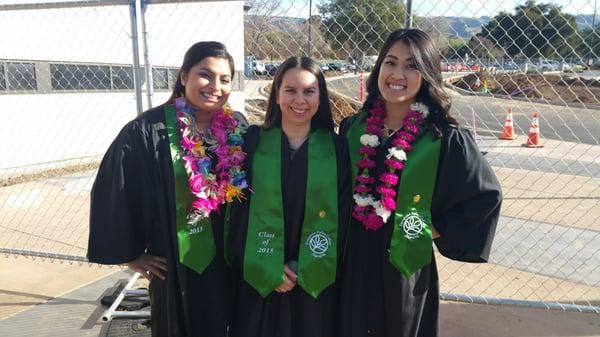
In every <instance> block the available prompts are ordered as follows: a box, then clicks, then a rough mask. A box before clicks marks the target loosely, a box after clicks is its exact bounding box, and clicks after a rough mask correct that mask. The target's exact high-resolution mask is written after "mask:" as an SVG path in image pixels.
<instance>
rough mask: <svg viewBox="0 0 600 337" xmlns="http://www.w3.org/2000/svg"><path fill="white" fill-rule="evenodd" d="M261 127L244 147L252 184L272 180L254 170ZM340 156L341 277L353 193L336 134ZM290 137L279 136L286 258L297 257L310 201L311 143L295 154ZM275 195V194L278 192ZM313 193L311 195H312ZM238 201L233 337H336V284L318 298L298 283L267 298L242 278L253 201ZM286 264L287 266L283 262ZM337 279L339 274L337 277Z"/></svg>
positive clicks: (235, 206)
mask: <svg viewBox="0 0 600 337" xmlns="http://www.w3.org/2000/svg"><path fill="white" fill-rule="evenodd" d="M259 132H260V128H259V127H256V126H251V127H250V128H249V129H248V132H247V133H246V141H245V144H244V145H245V147H246V149H245V151H246V153H247V154H248V160H247V161H246V165H247V172H248V174H249V184H250V187H251V188H252V182H253V181H256V179H269V177H264V176H261V175H260V172H252V157H253V153H254V152H255V150H256V147H257V144H258V141H259ZM334 145H335V150H336V153H335V154H332V155H335V156H337V162H338V167H337V177H331V178H332V179H337V183H338V200H339V203H338V208H339V227H338V241H337V255H338V267H337V273H338V275H339V271H340V263H341V256H342V253H343V249H344V244H343V243H344V242H345V238H346V231H347V223H348V221H349V217H350V207H351V191H350V180H351V178H350V171H349V161H350V159H349V156H348V150H347V144H346V140H345V139H344V138H342V137H339V136H337V135H334ZM292 152H293V151H290V145H289V143H288V140H287V137H286V136H285V135H284V134H283V132H282V139H281V156H282V158H281V166H282V167H281V180H282V182H281V183H282V194H283V208H284V210H283V214H284V223H285V225H284V226H285V228H284V233H285V240H284V261H285V263H288V262H289V261H291V260H295V261H298V250H299V245H300V239H301V235H302V233H301V229H302V222H303V218H304V204H305V199H306V197H307V196H306V184H307V169H308V166H307V165H308V163H307V159H308V141H306V142H304V144H303V145H302V146H300V148H298V150H297V151H295V153H294V154H293V155H292ZM274 197H276V196H274ZM308 197H310V196H308ZM251 199H252V195H249V196H248V199H247V200H245V201H244V202H243V203H237V204H236V203H234V204H233V207H232V210H231V241H232V248H233V263H232V268H233V271H234V274H235V276H234V282H235V288H236V292H237V294H236V300H235V304H234V306H233V316H232V324H231V329H230V336H232V337H334V336H337V335H338V333H337V327H338V325H337V322H338V320H339V315H338V304H339V302H338V301H339V289H338V283H339V282H336V283H334V284H332V285H331V286H329V287H328V288H326V289H325V290H323V292H321V294H320V295H319V296H318V297H317V298H316V299H314V298H313V297H311V296H310V295H309V294H308V293H307V292H305V291H304V290H303V289H302V288H301V287H300V286H299V285H296V286H295V287H294V289H292V290H291V291H290V292H287V293H283V294H280V293H277V292H275V291H273V292H272V293H271V294H269V295H268V296H267V297H266V298H263V297H262V296H261V295H260V294H259V293H258V292H257V291H256V290H255V289H254V288H253V287H252V286H250V285H249V284H248V283H246V281H244V279H243V264H244V249H245V245H246V234H247V224H248V211H249V205H250V204H249V202H250V201H251ZM281 267H282V268H283V266H281ZM336 279H337V278H336Z"/></svg>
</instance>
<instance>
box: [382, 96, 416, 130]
mask: <svg viewBox="0 0 600 337" xmlns="http://www.w3.org/2000/svg"><path fill="white" fill-rule="evenodd" d="M410 103H411V102H401V103H389V102H385V112H386V114H385V125H386V126H387V127H388V128H389V129H392V130H398V129H399V128H401V127H402V122H403V121H404V117H406V115H408V112H409V111H410Z"/></svg>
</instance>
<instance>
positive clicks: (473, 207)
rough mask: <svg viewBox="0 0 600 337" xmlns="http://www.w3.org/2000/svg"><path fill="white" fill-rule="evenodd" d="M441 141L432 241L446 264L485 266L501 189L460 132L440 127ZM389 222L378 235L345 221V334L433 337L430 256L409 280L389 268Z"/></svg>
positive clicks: (434, 284)
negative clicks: (445, 260)
mask: <svg viewBox="0 0 600 337" xmlns="http://www.w3.org/2000/svg"><path fill="white" fill-rule="evenodd" d="M355 118H357V117H356V116H352V117H349V118H347V119H346V120H344V121H343V122H342V125H341V128H340V134H343V135H345V134H346V133H347V131H348V129H349V127H350V125H351V123H352V122H353V120H354V119H355ZM441 142H442V143H441V152H440V160H439V165H438V173H437V181H436V186H435V189H434V194H433V198H432V205H431V215H432V222H433V226H434V227H435V228H436V229H437V231H438V232H439V233H440V235H441V237H440V238H438V239H436V240H434V241H435V244H436V246H437V248H438V250H439V252H440V253H441V254H442V255H444V256H446V257H448V258H450V259H453V260H459V261H465V262H486V261H487V259H488V256H489V253H490V248H491V244H492V240H493V237H494V233H495V229H496V223H497V221H498V217H499V214H500V205H501V201H502V193H501V190H500V184H499V182H498V180H497V179H496V177H495V175H494V172H493V171H492V169H491V167H490V166H489V164H488V163H487V161H486V160H485V158H484V157H483V156H482V155H481V153H480V151H479V149H478V148H477V146H476V144H475V143H474V141H473V139H472V137H471V134H470V133H469V132H468V131H467V130H463V129H460V128H457V127H456V126H451V125H447V126H446V127H444V128H443V130H442V139H441ZM390 147H392V144H391V138H389V139H387V141H386V142H385V143H384V144H382V145H380V146H379V147H378V148H377V155H376V158H375V161H376V168H375V169H374V171H375V174H376V175H375V176H379V174H380V173H381V172H382V171H383V170H386V169H387V167H386V165H385V164H384V162H383V161H384V159H385V156H386V155H387V154H388V152H387V149H388V148H390ZM409 158H410V154H409ZM352 169H356V168H352ZM400 178H401V177H400ZM399 186H400V184H399V183H398V185H397V186H396V187H397V188H398V187H399ZM392 219H393V217H391V218H390V221H388V223H386V224H385V225H384V226H383V227H382V228H381V229H379V230H377V231H371V230H365V229H364V227H363V225H362V224H361V223H360V222H358V221H356V220H355V219H354V218H352V220H351V223H350V230H349V234H348V235H349V242H348V248H347V259H346V261H345V263H344V270H343V274H342V295H341V335H342V336H344V337H366V336H369V337H370V336H377V337H384V336H385V337H417V336H418V337H435V336H438V335H439V316H438V311H439V285H438V273H437V268H436V263H435V258H434V259H432V262H431V264H429V265H427V266H425V267H423V268H422V269H420V270H419V271H417V272H416V273H415V274H413V275H412V276H411V277H410V278H408V279H407V278H405V277H404V276H403V275H402V274H401V273H400V272H399V271H398V270H397V269H395V268H394V267H393V266H392V264H391V263H390V262H389V250H388V249H389V247H390V239H391V235H392V228H393V226H392V221H393V220H392Z"/></svg>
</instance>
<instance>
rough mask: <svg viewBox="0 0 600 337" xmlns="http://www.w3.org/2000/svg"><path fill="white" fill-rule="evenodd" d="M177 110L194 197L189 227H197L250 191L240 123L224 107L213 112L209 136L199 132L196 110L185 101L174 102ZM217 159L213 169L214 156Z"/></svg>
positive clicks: (182, 99) (180, 99)
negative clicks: (202, 220) (195, 224)
mask: <svg viewBox="0 0 600 337" xmlns="http://www.w3.org/2000/svg"><path fill="white" fill-rule="evenodd" d="M175 110H176V112H177V121H178V124H179V131H180V132H181V150H182V156H181V157H182V159H183V161H184V166H185V170H186V172H187V174H188V185H189V187H190V192H192V194H193V196H194V200H193V201H192V204H191V208H190V211H189V213H188V223H190V224H194V223H196V222H198V221H199V220H200V219H205V218H208V217H209V216H210V213H211V212H212V211H214V210H216V209H218V208H219V205H221V204H223V203H225V202H231V201H233V199H234V198H238V199H239V198H243V197H244V194H243V192H242V190H243V189H244V188H246V187H248V184H247V181H246V172H244V170H243V169H242V165H243V162H244V159H245V158H246V154H245V153H244V152H243V151H242V145H243V143H244V141H243V138H242V130H241V128H240V125H239V122H238V121H237V120H236V119H235V118H234V117H233V110H232V109H231V108H230V107H228V106H225V107H224V108H223V109H219V110H217V111H215V112H214V114H213V117H212V120H211V125H210V128H209V130H208V132H207V133H206V134H203V133H202V132H200V131H198V129H197V128H196V118H195V115H194V114H195V110H194V109H193V108H192V107H190V106H189V105H188V104H187V102H186V100H185V98H184V97H179V98H177V99H176V100H175ZM209 151H210V152H211V153H212V155H213V156H214V157H216V158H217V162H216V165H213V156H211V154H209Z"/></svg>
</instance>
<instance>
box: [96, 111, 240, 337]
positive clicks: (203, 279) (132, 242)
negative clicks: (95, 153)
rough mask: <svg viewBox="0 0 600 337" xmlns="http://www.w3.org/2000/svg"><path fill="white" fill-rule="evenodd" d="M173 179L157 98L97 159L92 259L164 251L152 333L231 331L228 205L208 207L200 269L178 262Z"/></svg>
mask: <svg viewBox="0 0 600 337" xmlns="http://www.w3.org/2000/svg"><path fill="white" fill-rule="evenodd" d="M235 116H236V118H238V120H240V121H241V122H242V123H246V122H245V119H244V117H243V116H242V115H241V114H239V113H236V114H235ZM173 179H174V178H173V165H172V162H171V154H170V149H169V139H168V136H167V129H166V123H165V117H164V110H163V107H162V106H160V107H157V108H154V109H151V110H149V111H146V112H144V113H143V114H142V115H140V116H139V117H138V118H136V119H134V120H133V121H131V122H129V123H128V124H127V125H125V127H123V129H122V130H121V132H120V133H119V135H118V136H117V137H116V139H115V140H114V141H113V143H112V144H111V146H110V148H109V149H108V151H107V153H106V155H105V156H104V158H103V160H102V163H101V164H100V168H99V170H98V175H97V177H96V181H95V182H94V186H93V188H92V193H91V210H90V236H89V243H88V259H89V261H90V262H95V263H102V264H122V263H126V262H129V261H132V260H134V259H136V258H137V257H139V256H140V255H142V254H143V253H144V252H147V253H149V254H153V255H160V256H164V257H166V259H167V269H168V271H167V277H166V282H165V281H161V280H159V279H158V278H156V277H155V278H153V279H152V280H151V282H150V291H151V297H152V329H153V336H169V337H180V336H181V337H184V336H185V337H192V336H193V337H201V336H207V337H219V336H226V335H227V325H228V322H229V312H230V311H229V310H230V298H231V297H230V293H231V289H230V286H231V279H230V276H231V270H230V268H229V267H228V266H227V265H226V263H225V261H224V258H223V247H224V246H223V244H224V242H223V240H224V239H223V222H224V212H213V214H211V223H212V227H213V233H214V238H215V247H216V256H215V258H214V259H213V261H212V262H211V263H210V264H209V265H208V267H207V268H206V269H205V270H204V272H203V273H202V274H198V273H196V272H194V271H193V270H191V269H189V268H187V267H186V266H183V265H181V264H180V263H179V253H178V244H177V236H176V222H175V216H176V215H175V214H176V213H175V195H174V193H175V191H174V180H173Z"/></svg>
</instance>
